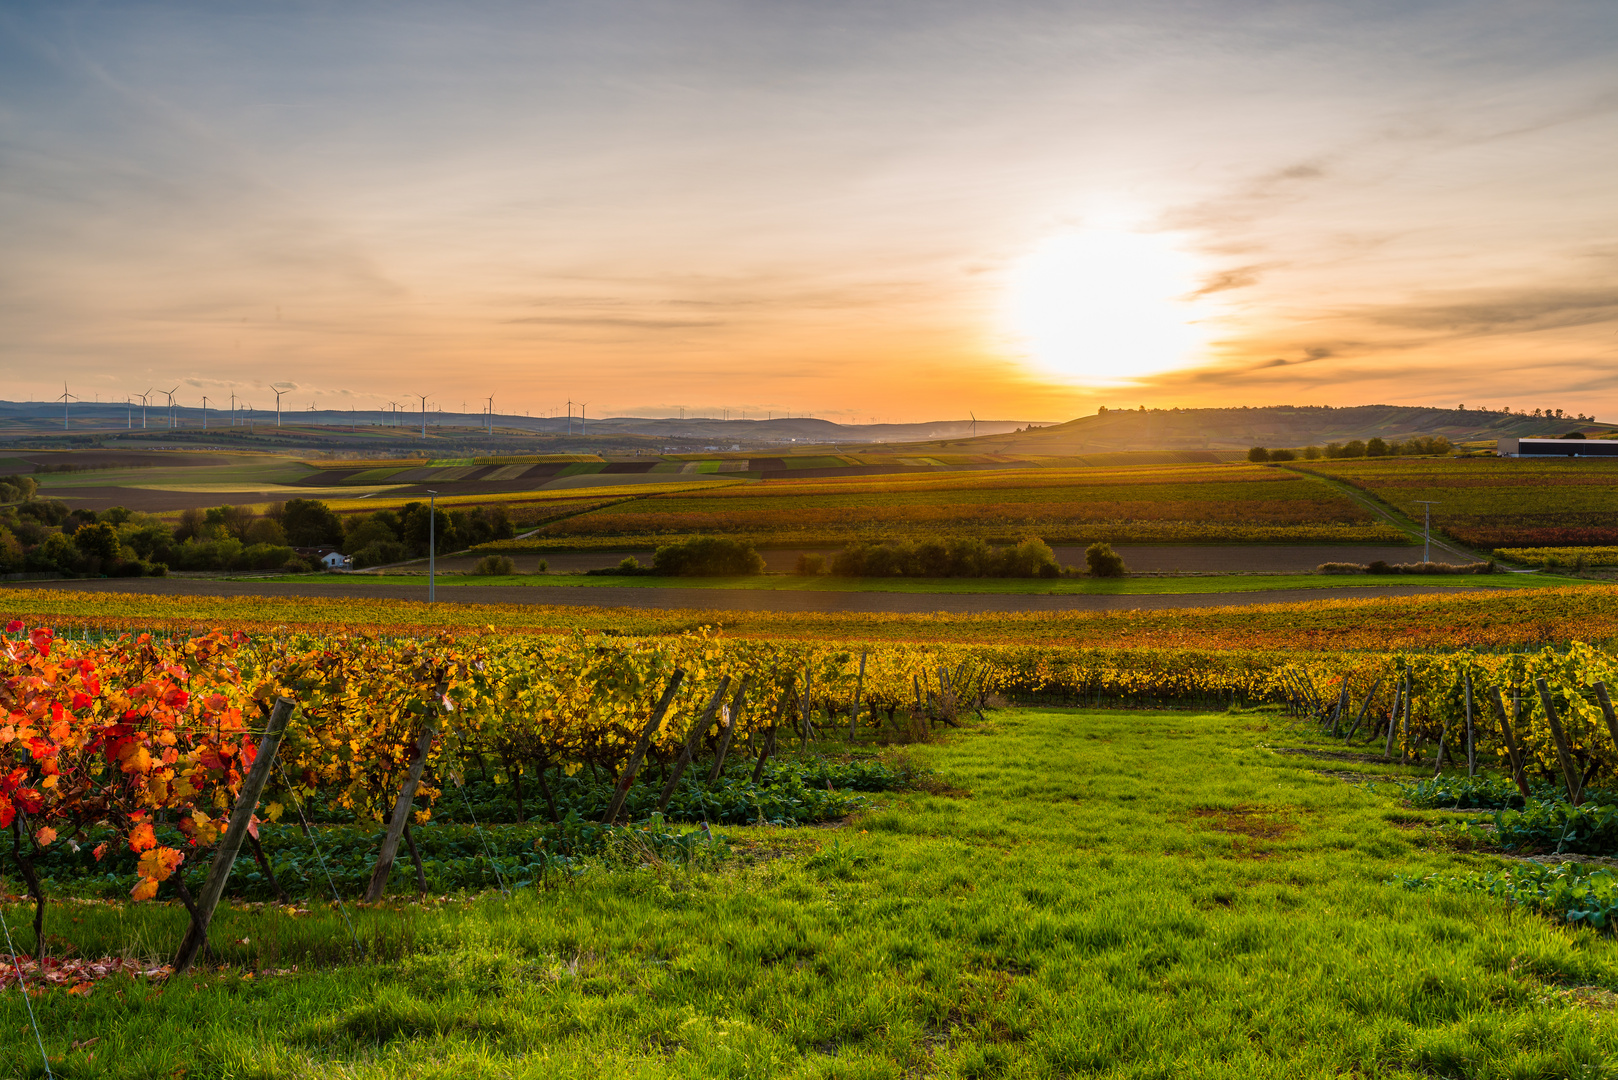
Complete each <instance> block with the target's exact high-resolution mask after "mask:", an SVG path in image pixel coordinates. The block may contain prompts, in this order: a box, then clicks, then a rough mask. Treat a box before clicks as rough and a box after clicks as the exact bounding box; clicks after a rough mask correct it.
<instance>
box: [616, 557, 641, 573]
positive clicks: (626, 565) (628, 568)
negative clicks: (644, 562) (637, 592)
mask: <svg viewBox="0 0 1618 1080" xmlns="http://www.w3.org/2000/svg"><path fill="white" fill-rule="evenodd" d="M640 569H641V566H640V560H639V559H637V558H635V556H633V555H626V556H624V557H623V558H622V559H619V560H618V572H619V573H620V574H638V573H640Z"/></svg>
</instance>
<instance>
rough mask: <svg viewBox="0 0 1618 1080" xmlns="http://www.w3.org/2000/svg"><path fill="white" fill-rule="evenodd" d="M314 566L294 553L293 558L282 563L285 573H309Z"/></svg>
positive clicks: (282, 569)
mask: <svg viewBox="0 0 1618 1080" xmlns="http://www.w3.org/2000/svg"><path fill="white" fill-rule="evenodd" d="M314 568H315V567H314V564H313V563H311V562H310V561H309V560H308V559H305V558H303V557H302V556H299V555H294V556H293V557H292V558H290V559H288V560H287V561H286V562H284V563H282V564H281V572H282V573H283V574H307V573H309V571H311V570H313V569H314Z"/></svg>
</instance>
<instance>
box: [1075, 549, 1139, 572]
mask: <svg viewBox="0 0 1618 1080" xmlns="http://www.w3.org/2000/svg"><path fill="white" fill-rule="evenodd" d="M1084 561H1085V562H1086V563H1088V564H1089V566H1090V574H1091V576H1092V577H1123V576H1124V575H1125V574H1127V573H1129V567H1127V566H1125V565H1124V557H1123V556H1122V555H1120V554H1118V553H1117V552H1116V551H1114V550H1112V545H1111V544H1091V545H1090V546H1089V547H1088V548H1086V549H1085V551H1084Z"/></svg>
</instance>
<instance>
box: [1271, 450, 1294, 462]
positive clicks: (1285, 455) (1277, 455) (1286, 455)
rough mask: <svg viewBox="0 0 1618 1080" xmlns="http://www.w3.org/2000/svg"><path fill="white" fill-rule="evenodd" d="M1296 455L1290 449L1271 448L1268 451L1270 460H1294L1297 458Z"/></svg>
mask: <svg viewBox="0 0 1618 1080" xmlns="http://www.w3.org/2000/svg"><path fill="white" fill-rule="evenodd" d="M1297 457H1298V455H1297V454H1294V453H1293V452H1292V451H1291V450H1271V451H1270V460H1271V461H1294V460H1296V459H1297Z"/></svg>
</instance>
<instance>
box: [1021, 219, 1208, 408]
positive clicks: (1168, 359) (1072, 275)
mask: <svg viewBox="0 0 1618 1080" xmlns="http://www.w3.org/2000/svg"><path fill="white" fill-rule="evenodd" d="M1196 270H1197V267H1196V263H1195V260H1194V259H1193V258H1192V257H1191V256H1190V255H1188V254H1186V253H1185V252H1184V251H1182V250H1180V249H1179V248H1177V247H1175V246H1174V244H1173V242H1172V240H1171V239H1170V238H1169V237H1167V236H1164V235H1162V234H1157V233H1141V232H1131V231H1128V230H1124V229H1099V228H1090V229H1076V230H1073V231H1070V232H1064V233H1059V234H1057V235H1055V236H1051V237H1049V238H1047V239H1046V240H1044V241H1043V242H1042V243H1040V244H1039V245H1038V246H1037V247H1035V248H1034V249H1033V250H1032V251H1030V252H1029V253H1028V254H1027V255H1026V256H1024V257H1023V258H1022V259H1021V260H1020V261H1019V262H1018V263H1017V264H1016V266H1015V268H1014V269H1013V271H1012V274H1011V279H1010V282H1009V284H1010V288H1009V291H1008V301H1009V311H1008V314H1009V318H1010V322H1011V324H1012V326H1013V327H1014V328H1015V330H1016V331H1017V333H1018V334H1019V335H1020V336H1021V337H1022V338H1023V340H1024V341H1025V342H1026V344H1027V347H1028V350H1029V352H1030V354H1031V355H1032V357H1033V359H1034V360H1035V361H1036V362H1037V363H1038V364H1039V365H1040V366H1042V367H1044V368H1046V369H1047V370H1048V371H1050V372H1051V373H1053V374H1056V375H1059V376H1062V377H1065V378H1068V379H1072V380H1074V381H1075V382H1081V383H1086V384H1091V385H1096V384H1108V383H1121V382H1129V381H1131V380H1134V379H1139V378H1141V377H1143V376H1146V375H1153V374H1156V373H1158V372H1162V371H1169V370H1172V369H1174V368H1179V367H1186V366H1188V365H1190V364H1192V363H1194V362H1195V361H1196V359H1197V357H1198V353H1199V352H1200V350H1201V348H1202V346H1203V345H1204V335H1203V331H1202V329H1201V327H1200V326H1199V325H1198V322H1197V319H1198V317H1199V315H1200V314H1201V313H1200V312H1199V311H1198V310H1197V305H1196V303H1195V302H1194V301H1193V300H1192V299H1190V297H1191V296H1192V295H1193V294H1194V293H1195V292H1196V289H1197V284H1196V283H1197V276H1198V275H1197V272H1196Z"/></svg>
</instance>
